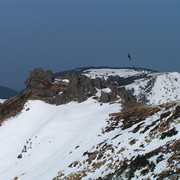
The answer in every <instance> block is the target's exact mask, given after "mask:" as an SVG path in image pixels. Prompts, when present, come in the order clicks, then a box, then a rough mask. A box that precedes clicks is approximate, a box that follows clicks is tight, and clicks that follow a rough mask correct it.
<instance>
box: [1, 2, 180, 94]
mask: <svg viewBox="0 0 180 180" xmlns="http://www.w3.org/2000/svg"><path fill="white" fill-rule="evenodd" d="M179 5H180V1H178V0H173V1H169V0H159V1H155V0H151V1H143V0H136V1H132V0H129V1H125V0H114V1H110V0H98V1H97V0H86V1H84V0H68V1H66V0H52V1H50V0H26V1H24V0H16V1H13V0H1V1H0V22H1V28H0V60H1V61H0V85H1V86H6V87H9V88H12V89H15V90H21V89H23V88H24V87H25V86H24V81H25V80H26V78H27V77H28V76H29V71H30V70H33V69H34V68H36V67H37V68H38V67H41V68H43V69H44V70H48V69H50V70H52V71H53V73H56V72H60V71H65V70H71V69H74V68H79V67H86V66H110V67H131V63H130V62H129V60H128V58H127V53H128V52H129V53H130V54H131V58H132V63H133V65H134V66H135V67H142V68H147V69H152V70H156V71H166V72H167V71H178V72H180V61H179V59H178V52H179V49H180V38H179V32H180V22H179V17H180V12H179Z"/></svg>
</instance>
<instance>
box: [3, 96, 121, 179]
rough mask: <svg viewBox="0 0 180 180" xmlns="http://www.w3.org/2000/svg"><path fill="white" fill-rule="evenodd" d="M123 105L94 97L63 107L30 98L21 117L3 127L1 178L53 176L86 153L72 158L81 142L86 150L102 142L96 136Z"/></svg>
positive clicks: (7, 122) (49, 177) (45, 177)
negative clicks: (72, 152)
mask: <svg viewBox="0 0 180 180" xmlns="http://www.w3.org/2000/svg"><path fill="white" fill-rule="evenodd" d="M120 108H121V107H120V105H118V104H114V105H109V104H104V105H103V106H100V104H99V103H98V102H96V101H95V100H92V99H89V100H87V101H85V102H83V103H76V102H72V103H68V104H66V105H61V106H53V105H49V104H46V103H44V102H42V101H29V102H28V103H27V104H26V105H25V108H24V110H23V111H22V113H21V114H20V115H19V116H17V117H15V118H11V119H9V120H8V121H6V122H5V123H4V124H3V125H2V126H1V127H0V141H1V145H0V179H3V180H8V179H13V178H14V177H16V176H18V177H19V178H20V179H25V180H34V179H38V180H40V179H43V180H46V179H47V180H49V179H52V178H53V177H55V176H56V175H57V172H58V171H59V170H60V169H63V167H64V166H66V165H69V164H70V163H71V161H73V159H76V158H77V157H78V156H79V155H80V153H82V152H79V153H77V154H76V155H75V156H73V157H68V156H69V153H70V151H76V146H77V145H79V146H82V151H83V152H85V151H87V150H88V149H89V148H91V147H92V146H93V145H94V144H97V143H98V142H99V141H100V139H101V138H94V137H96V136H97V135H98V133H99V132H100V131H101V128H103V127H104V126H105V125H106V121H105V120H106V119H107V118H108V117H109V114H110V113H113V112H118V111H119V110H120ZM25 146H26V147H25ZM23 149H24V150H25V151H27V152H24V153H22V150H23ZM19 154H22V158H19V159H18V158H17V157H18V155H19Z"/></svg>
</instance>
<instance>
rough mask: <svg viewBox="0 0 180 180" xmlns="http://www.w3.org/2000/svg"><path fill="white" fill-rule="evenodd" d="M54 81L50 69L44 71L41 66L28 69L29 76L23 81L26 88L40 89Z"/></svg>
mask: <svg viewBox="0 0 180 180" xmlns="http://www.w3.org/2000/svg"><path fill="white" fill-rule="evenodd" d="M53 82H54V77H53V73H52V71H50V70H49V71H44V70H42V69H41V68H35V69H34V70H33V71H30V76H29V77H28V79H27V80H26V81H25V85H26V87H27V88H35V89H42V88H44V87H46V86H47V85H49V84H52V83H53Z"/></svg>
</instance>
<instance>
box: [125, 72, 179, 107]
mask: <svg viewBox="0 0 180 180" xmlns="http://www.w3.org/2000/svg"><path fill="white" fill-rule="evenodd" d="M126 88H127V89H130V90H131V91H132V92H133V95H135V97H136V98H137V99H138V100H140V101H141V100H143V99H144V100H145V101H146V102H147V103H149V104H154V105H158V104H163V103H167V102H172V101H176V100H179V99H180V93H179V91H180V73H178V72H172V73H153V74H152V77H150V78H148V79H147V78H145V79H140V80H136V82H135V83H133V84H130V85H127V86H126Z"/></svg>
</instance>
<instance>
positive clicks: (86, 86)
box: [0, 69, 180, 180]
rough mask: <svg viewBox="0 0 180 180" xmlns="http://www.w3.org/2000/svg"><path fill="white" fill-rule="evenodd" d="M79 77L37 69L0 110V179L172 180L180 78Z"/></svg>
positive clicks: (178, 169)
mask: <svg viewBox="0 0 180 180" xmlns="http://www.w3.org/2000/svg"><path fill="white" fill-rule="evenodd" d="M106 70H107V69H106ZM112 72H114V73H112ZM83 74H85V75H86V76H84V75H81V74H79V75H71V76H67V77H58V78H57V77H56V79H55V80H54V79H53V78H52V73H51V72H49V71H48V72H44V71H43V70H42V69H36V70H34V71H33V72H31V75H30V77H29V78H28V80H27V81H26V85H27V86H28V89H27V90H25V91H24V92H21V93H20V94H19V95H18V96H16V97H13V98H11V99H9V100H7V101H6V102H5V103H4V104H3V105H2V106H1V107H0V112H1V114H0V118H1V119H0V120H3V121H2V126H0V140H1V146H0V152H1V153H0V179H3V180H9V179H16V180H17V179H18V180H19V179H22V180H35V179H38V180H41V179H42V180H50V179H53V180H62V179H63V180H64V179H73V180H80V179H99V180H100V179H104V180H106V179H146V178H149V179H165V178H166V179H170V178H172V179H178V178H179V174H180V164H179V162H180V133H179V131H180V126H179V123H180V104H179V100H178V89H177V91H175V90H176V89H175V87H176V88H177V87H178V86H179V81H180V77H179V73H154V72H150V71H144V70H142V71H141V70H133V69H130V70H128V69H126V70H122V69H119V70H117V69H116V71H115V70H114V69H108V70H107V72H105V70H104V69H98V70H97V71H96V70H95V69H93V70H88V71H87V70H86V71H84V72H83ZM112 74H113V75H112ZM87 76H88V77H87ZM99 77H100V78H99ZM113 77H115V78H113ZM122 78H123V79H124V80H127V78H128V80H129V78H132V81H128V82H126V83H125V84H124V83H123V84H124V85H122V86H121V85H120V84H121V82H117V83H116V81H119V80H120V79H122ZM159 84H160V86H159ZM166 84H167V85H166ZM142 87H144V88H142ZM165 88H166V89H167V93H165V91H162V90H164V89H165ZM161 89H162V90H161ZM129 90H130V91H131V93H133V94H134V95H135V96H136V98H137V99H138V101H139V102H138V101H136V99H135V98H134V97H133V96H132V95H131V94H130V91H129ZM160 90H161V91H160ZM169 90H170V91H171V94H173V93H174V94H173V96H172V95H171V96H170V93H169ZM160 92H162V94H159V95H158V96H157V95H156V94H157V93H160ZM163 93H164V94H163ZM168 93H169V94H168ZM142 94H143V96H140V95H142ZM167 94H168V95H167ZM175 94H177V96H176V95H175ZM165 95H167V96H166V97H165V99H163V97H164V96H165ZM142 97H143V98H142ZM157 98H159V99H157ZM168 98H170V100H168ZM145 102H147V103H145ZM161 102H162V103H163V102H165V103H164V104H160V103H161Z"/></svg>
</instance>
